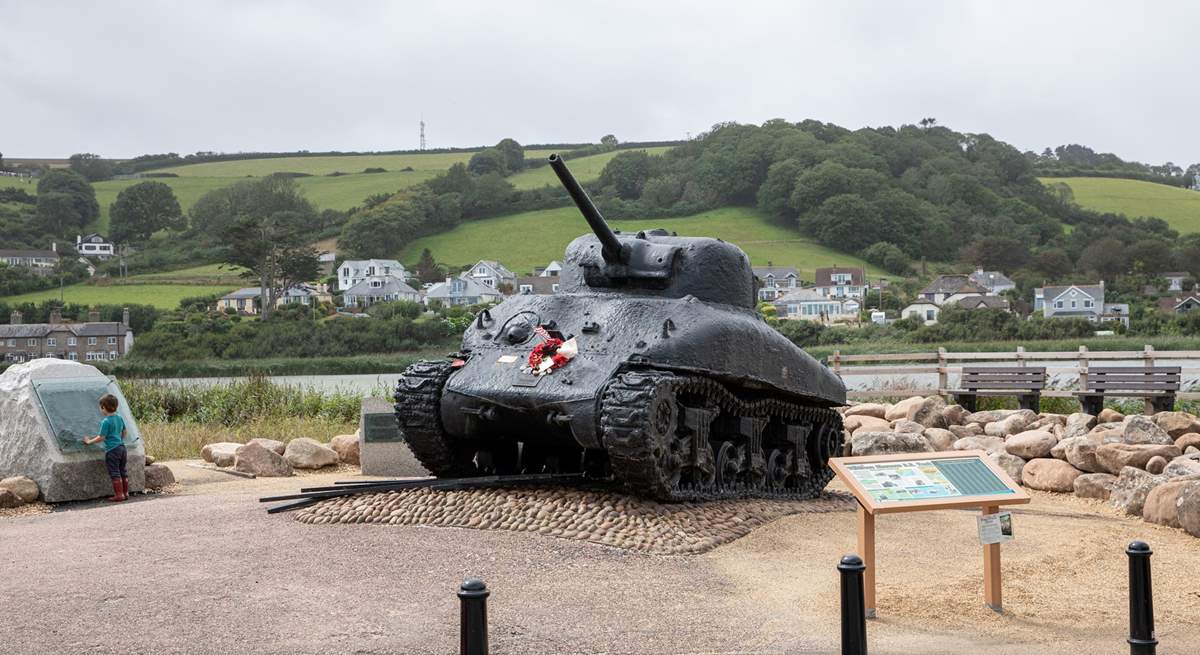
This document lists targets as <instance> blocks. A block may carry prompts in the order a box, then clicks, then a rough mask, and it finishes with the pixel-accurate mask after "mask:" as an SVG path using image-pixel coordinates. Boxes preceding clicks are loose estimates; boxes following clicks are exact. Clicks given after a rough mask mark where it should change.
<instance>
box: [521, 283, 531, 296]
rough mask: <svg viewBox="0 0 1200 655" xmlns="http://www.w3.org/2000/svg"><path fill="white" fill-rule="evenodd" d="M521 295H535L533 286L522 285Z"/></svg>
mask: <svg viewBox="0 0 1200 655" xmlns="http://www.w3.org/2000/svg"><path fill="white" fill-rule="evenodd" d="M521 293H526V294H528V293H533V285H532V284H522V285H521Z"/></svg>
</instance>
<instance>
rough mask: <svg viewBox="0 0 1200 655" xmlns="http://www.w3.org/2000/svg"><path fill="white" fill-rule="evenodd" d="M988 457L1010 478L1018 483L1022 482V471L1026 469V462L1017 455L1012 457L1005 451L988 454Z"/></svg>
mask: <svg viewBox="0 0 1200 655" xmlns="http://www.w3.org/2000/svg"><path fill="white" fill-rule="evenodd" d="M988 457H990V458H991V459H992V461H993V462H995V463H997V464H999V465H1000V468H1002V469H1004V472H1005V473H1008V477H1010V478H1012V479H1013V480H1016V481H1018V482H1019V481H1020V480H1021V471H1022V470H1023V469H1024V468H1025V460H1023V459H1021V458H1020V457H1017V456H1016V455H1010V454H1009V453H1006V452H1004V451H1003V450H993V451H992V452H990V453H988Z"/></svg>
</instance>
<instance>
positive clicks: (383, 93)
mask: <svg viewBox="0 0 1200 655" xmlns="http://www.w3.org/2000/svg"><path fill="white" fill-rule="evenodd" d="M1197 19H1200V5H1196V4H1195V3H1186V2H1162V3H1158V2H1151V3H1121V2H1056V3H1035V2H1006V3H963V2H903V3H898V2H897V3H883V2H875V3H855V2H844V3H816V2H776V3H766V2H752V1H741V2H736V3H734V2H722V3H717V2H702V1H694V2H655V3H645V2H640V3H639V2H572V3H563V2H520V1H512V2H506V3H494V2H493V3H483V2H459V3H427V4H423V5H420V6H418V3H411V2H403V3H398V2H355V3H326V2H263V1H259V2H205V3H133V2H125V3H87V2H61V3H20V4H14V5H12V6H9V7H6V8H5V9H4V11H3V22H0V150H2V151H4V152H6V153H8V154H9V156H65V155H68V154H70V153H73V152H79V151H91V152H98V153H102V154H104V155H107V156H132V155H137V154H142V153H147V152H165V151H175V152H180V153H187V152H194V151H197V150H220V151H239V150H241V151H249V150H295V149H308V150H387V149H397V148H412V147H415V146H416V145H417V123H418V121H419V120H421V118H424V120H425V121H426V123H427V125H428V128H427V132H428V135H429V141H430V145H431V146H435V147H436V146H469V145H480V144H490V143H494V142H496V141H498V140H499V139H500V138H502V137H506V136H511V137H514V138H516V139H517V140H519V141H521V142H523V143H537V142H541V143H546V142H564V141H571V142H575V141H595V140H597V139H598V138H599V137H600V136H601V135H603V134H606V133H613V134H616V135H617V136H618V137H619V138H620V139H622V140H655V139H677V138H683V137H685V136H686V135H687V134H688V133H691V134H696V133H699V132H701V131H703V130H705V129H707V128H708V127H709V126H711V125H712V124H714V123H717V122H721V121H730V120H735V121H740V122H761V121H763V120H766V119H768V118H774V117H782V118H787V119H789V120H800V119H803V118H817V119H819V120H823V121H831V122H834V123H838V124H840V125H844V126H846V127H851V128H857V127H862V126H878V125H897V124H901V123H912V122H915V121H917V120H919V119H920V118H921V117H924V116H935V117H937V118H938V120H939V122H940V123H942V124H944V125H947V126H949V127H952V128H955V129H958V130H961V131H970V132H988V133H990V134H992V135H993V136H996V137H997V138H1000V139H1003V140H1005V141H1009V142H1011V143H1013V144H1014V145H1016V146H1018V147H1020V148H1022V149H1038V150H1040V149H1041V148H1043V147H1045V146H1054V145H1058V144H1061V143H1071V142H1076V143H1083V144H1086V145H1089V146H1091V147H1094V148H1096V149H1098V150H1105V151H1112V152H1116V153H1117V154H1119V155H1121V156H1122V157H1126V158H1132V159H1138V160H1142V161H1149V162H1155V163H1157V162H1162V161H1165V160H1171V161H1175V162H1176V163H1181V164H1186V163H1191V162H1194V161H1200V130H1197V129H1196V128H1195V109H1196V107H1198V106H1200V85H1197V84H1194V83H1191V82H1189V80H1190V78H1191V77H1193V76H1194V72H1195V70H1196V69H1197V67H1198V66H1200V45H1197V43H1198V41H1197V40H1196V39H1195V38H1194V36H1195V35H1194V33H1193V32H1194V30H1193V29H1192V28H1193V27H1194V26H1195V25H1197V24H1200V21H1198V20H1197Z"/></svg>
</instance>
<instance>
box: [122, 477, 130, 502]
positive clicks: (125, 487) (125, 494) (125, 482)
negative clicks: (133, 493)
mask: <svg viewBox="0 0 1200 655" xmlns="http://www.w3.org/2000/svg"><path fill="white" fill-rule="evenodd" d="M121 496H122V498H121V500H129V478H121Z"/></svg>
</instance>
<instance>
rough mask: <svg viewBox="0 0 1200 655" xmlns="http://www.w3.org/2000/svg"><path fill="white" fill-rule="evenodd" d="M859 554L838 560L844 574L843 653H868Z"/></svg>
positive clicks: (861, 654)
mask: <svg viewBox="0 0 1200 655" xmlns="http://www.w3.org/2000/svg"><path fill="white" fill-rule="evenodd" d="M866 570H867V567H866V565H864V564H863V561H862V558H860V557H859V556H858V555H846V556H845V557H843V558H842V561H840V562H838V572H839V573H841V574H842V655H867V608H866V601H865V600H864V598H863V571H866Z"/></svg>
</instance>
